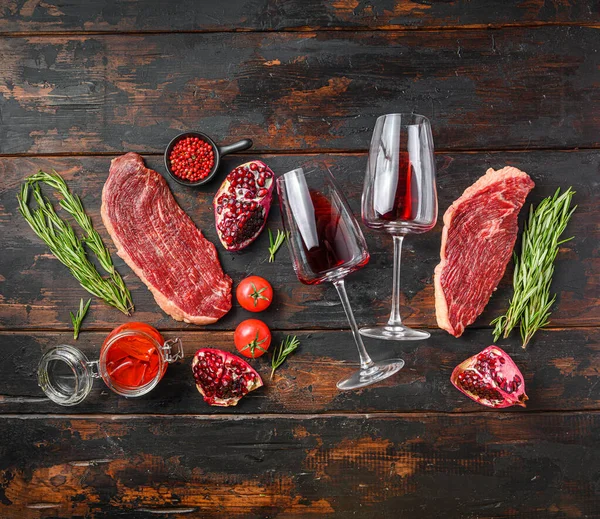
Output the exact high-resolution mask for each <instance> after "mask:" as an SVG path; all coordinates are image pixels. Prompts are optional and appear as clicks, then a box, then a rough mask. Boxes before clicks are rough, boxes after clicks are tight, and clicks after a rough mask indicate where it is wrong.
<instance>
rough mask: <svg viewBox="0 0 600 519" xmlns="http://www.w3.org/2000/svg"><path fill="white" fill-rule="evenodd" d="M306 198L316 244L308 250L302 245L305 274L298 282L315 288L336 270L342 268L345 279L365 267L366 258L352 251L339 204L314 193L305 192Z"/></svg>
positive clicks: (350, 239) (363, 253) (348, 224)
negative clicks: (312, 214)
mask: <svg viewBox="0 0 600 519" xmlns="http://www.w3.org/2000/svg"><path fill="white" fill-rule="evenodd" d="M309 195H310V199H311V201H312V205H313V207H314V221H315V225H316V230H317V237H318V241H317V243H314V244H313V246H311V247H310V249H309V248H308V247H307V244H306V243H305V242H304V241H303V242H302V249H303V250H304V253H305V255H306V267H307V268H306V271H308V272H309V274H308V275H304V274H299V276H298V277H299V279H300V281H301V282H302V283H305V284H307V285H316V284H319V283H322V282H323V281H326V280H327V278H328V275H329V274H330V273H332V272H334V271H335V269H337V268H340V267H342V268H343V269H344V275H347V274H349V273H350V272H354V271H355V270H358V269H360V268H362V267H363V266H365V265H366V264H367V262H368V261H369V255H368V253H365V252H363V251H361V250H359V248H358V247H356V244H355V243H354V241H353V239H352V236H351V233H352V232H354V229H353V227H352V225H351V222H349V221H347V219H345V218H344V215H343V208H342V206H341V204H337V203H336V201H335V199H334V203H333V204H332V203H331V202H330V201H329V199H328V198H327V197H326V196H325V195H324V194H323V193H321V192H319V191H316V190H314V189H311V190H309ZM302 272H304V269H303V270H302Z"/></svg>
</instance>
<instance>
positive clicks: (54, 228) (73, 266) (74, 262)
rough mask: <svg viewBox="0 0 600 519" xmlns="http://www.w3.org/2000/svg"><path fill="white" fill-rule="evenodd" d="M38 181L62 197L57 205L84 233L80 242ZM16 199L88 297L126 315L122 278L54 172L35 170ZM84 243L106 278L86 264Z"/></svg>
mask: <svg viewBox="0 0 600 519" xmlns="http://www.w3.org/2000/svg"><path fill="white" fill-rule="evenodd" d="M42 182H43V183H45V184H47V185H49V186H51V187H53V188H54V189H56V190H57V191H58V192H59V193H60V194H61V195H62V197H63V199H62V200H61V201H60V202H59V204H60V206H61V207H62V208H63V209H64V210H65V211H67V213H69V214H70V215H71V216H72V217H73V219H74V220H75V221H76V222H77V223H78V224H79V225H80V226H81V228H82V229H83V230H84V231H85V236H84V238H83V239H82V240H80V239H79V238H78V237H77V235H76V234H75V231H74V230H73V227H71V225H70V224H69V223H68V222H66V221H65V220H63V219H61V218H60V217H59V216H58V215H57V214H56V211H55V210H54V207H53V206H52V204H51V203H50V201H49V200H48V199H47V198H46V197H44V196H43V195H42V190H41V188H40V183H42ZM30 195H32V196H33V199H34V200H35V201H36V202H37V204H38V208H37V209H31V208H30V207H29V198H30ZM17 200H18V202H19V211H20V212H21V214H22V215H23V218H25V220H26V221H27V223H28V224H29V226H30V227H31V228H32V229H33V231H34V232H35V233H36V234H37V235H38V236H39V237H40V238H41V239H42V240H43V241H44V242H45V243H46V245H48V247H50V251H51V252H52V254H54V255H55V256H56V257H57V259H58V260H59V261H60V262H61V263H62V264H63V265H65V266H66V267H67V268H68V269H69V270H70V271H71V274H73V276H74V277H75V279H77V281H79V283H80V284H81V286H82V287H83V288H84V289H85V290H87V291H88V292H89V293H90V294H93V295H95V296H97V297H99V298H101V299H103V300H104V301H106V303H108V304H109V305H111V306H114V307H115V308H117V309H119V310H120V311H121V312H123V313H124V314H126V315H129V312H130V311H132V310H133V301H132V299H131V294H130V293H129V290H127V287H126V286H125V282H124V281H123V278H121V276H120V275H119V273H118V272H117V270H116V269H115V267H114V265H113V263H112V259H111V257H110V253H109V252H108V249H107V248H106V247H105V245H104V243H103V242H102V238H101V237H100V235H99V234H98V233H97V232H96V230H95V229H94V227H93V225H92V221H91V220H90V218H89V216H88V215H87V214H86V213H85V210H84V209H83V206H82V204H81V200H80V199H79V197H78V196H77V195H73V194H72V193H71V192H70V191H69V188H68V187H67V184H66V183H65V181H64V180H63V178H62V177H61V176H60V175H59V174H58V173H56V171H55V172H53V173H45V172H43V171H38V172H37V173H36V174H35V175H32V176H30V177H29V178H28V179H27V180H26V181H25V183H24V184H23V185H22V186H21V191H20V193H19V194H18V195H17ZM84 243H85V244H86V245H87V246H88V247H89V248H90V250H91V251H92V252H93V253H94V254H95V255H96V256H97V257H98V261H99V263H100V265H101V266H102V268H103V269H104V270H105V271H106V272H107V273H108V274H109V277H108V278H103V277H102V276H101V275H100V273H99V272H98V270H97V269H96V267H95V266H94V265H93V264H92V263H91V262H90V260H89V259H88V257H87V255H86V252H85V249H84V247H83V245H84Z"/></svg>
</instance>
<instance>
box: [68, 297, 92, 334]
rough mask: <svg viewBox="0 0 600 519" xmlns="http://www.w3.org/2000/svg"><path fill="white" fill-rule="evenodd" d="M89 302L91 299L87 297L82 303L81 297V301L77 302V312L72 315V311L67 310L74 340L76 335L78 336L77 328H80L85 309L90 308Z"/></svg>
mask: <svg viewBox="0 0 600 519" xmlns="http://www.w3.org/2000/svg"><path fill="white" fill-rule="evenodd" d="M91 302H92V300H91V299H88V302H87V303H86V304H85V305H84V304H83V299H81V301H80V302H79V310H78V311H77V314H75V315H73V312H69V313H70V314H71V322H72V323H73V338H74V339H75V340H77V337H79V330H80V329H81V322H82V321H83V318H84V317H85V315H86V314H87V311H88V310H89V308H90V303H91Z"/></svg>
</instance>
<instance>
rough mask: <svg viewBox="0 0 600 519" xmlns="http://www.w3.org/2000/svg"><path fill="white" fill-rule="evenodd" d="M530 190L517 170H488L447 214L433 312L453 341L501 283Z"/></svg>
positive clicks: (530, 183)
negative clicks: (520, 214) (520, 213)
mask: <svg viewBox="0 0 600 519" xmlns="http://www.w3.org/2000/svg"><path fill="white" fill-rule="evenodd" d="M533 186H534V183H533V180H531V178H529V175H528V174H527V173H524V172H523V171H520V170H518V169H517V168H512V167H505V168H502V169H500V170H498V171H494V170H493V169H491V168H490V169H488V170H487V172H486V174H485V175H484V176H483V177H481V178H480V179H479V180H477V182H475V183H474V184H473V185H472V186H471V187H469V188H467V189H466V190H465V192H464V193H463V194H462V196H461V197H460V198H459V199H458V200H455V202H454V203H453V204H452V205H451V206H450V207H449V208H448V210H447V211H446V214H445V215H444V229H443V231H442V248H441V251H440V258H441V261H440V263H439V265H438V266H437V267H436V268H435V313H436V318H437V322H438V326H439V327H440V328H442V329H444V330H446V331H447V332H448V333H450V334H452V335H454V336H455V337H460V335H461V334H462V333H463V331H464V329H465V327H466V326H468V325H469V324H471V323H472V322H473V321H475V319H476V318H477V316H478V315H479V314H481V312H483V309H484V308H485V305H487V303H488V301H489V299H490V297H491V295H492V292H493V291H494V290H495V289H496V287H497V286H498V283H499V282H500V279H502V276H503V275H504V271H505V270H506V265H507V263H508V261H509V260H510V257H511V255H512V251H513V248H514V246H515V240H516V239H517V233H518V223H517V217H518V215H519V211H520V210H521V207H522V206H523V203H524V202H525V198H526V197H527V194H528V193H529V191H531V190H532V189H533Z"/></svg>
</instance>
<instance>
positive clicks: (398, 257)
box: [388, 235, 404, 326]
mask: <svg viewBox="0 0 600 519" xmlns="http://www.w3.org/2000/svg"><path fill="white" fill-rule="evenodd" d="M403 241H404V236H396V235H394V280H393V288H392V312H391V314H390V319H389V320H388V326H402V317H400V263H401V262H402V242H403Z"/></svg>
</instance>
